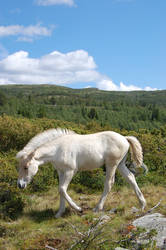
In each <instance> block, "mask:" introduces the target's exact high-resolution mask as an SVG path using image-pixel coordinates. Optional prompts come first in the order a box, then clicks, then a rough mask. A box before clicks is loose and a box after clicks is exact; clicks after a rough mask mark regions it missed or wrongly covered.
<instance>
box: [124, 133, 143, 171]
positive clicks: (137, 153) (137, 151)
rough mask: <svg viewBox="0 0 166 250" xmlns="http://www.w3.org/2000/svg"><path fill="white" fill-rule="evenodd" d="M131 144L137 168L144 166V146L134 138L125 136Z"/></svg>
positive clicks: (132, 156) (132, 157) (132, 155)
mask: <svg viewBox="0 0 166 250" xmlns="http://www.w3.org/2000/svg"><path fill="white" fill-rule="evenodd" d="M125 138H126V139H127V140H128V142H129V144H130V152H131V159H132V161H133V162H134V163H135V164H136V166H137V167H141V166H142V165H143V152H142V146H141V144H140V142H139V141H138V139H137V138H136V137H134V136H125Z"/></svg>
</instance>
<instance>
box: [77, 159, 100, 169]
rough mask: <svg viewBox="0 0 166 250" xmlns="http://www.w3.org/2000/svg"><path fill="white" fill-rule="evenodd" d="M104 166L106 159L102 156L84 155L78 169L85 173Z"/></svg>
mask: <svg viewBox="0 0 166 250" xmlns="http://www.w3.org/2000/svg"><path fill="white" fill-rule="evenodd" d="M102 165H104V158H103V156H102V155H95V156H92V155H84V156H82V158H79V160H78V164H77V167H78V170H80V171H85V170H93V169H95V168H99V167H101V166H102Z"/></svg>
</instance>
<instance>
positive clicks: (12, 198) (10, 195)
mask: <svg viewBox="0 0 166 250" xmlns="http://www.w3.org/2000/svg"><path fill="white" fill-rule="evenodd" d="M24 205H25V204H24V201H23V198H22V196H21V194H20V192H19V190H18V189H17V188H13V187H11V186H10V185H9V184H7V183H0V218H3V219H12V220H14V219H17V218H18V216H19V215H20V214H21V213H22V211H23V208H24Z"/></svg>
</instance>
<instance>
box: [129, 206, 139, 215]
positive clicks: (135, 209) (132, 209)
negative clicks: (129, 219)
mask: <svg viewBox="0 0 166 250" xmlns="http://www.w3.org/2000/svg"><path fill="white" fill-rule="evenodd" d="M139 211H140V209H138V208H136V207H132V208H131V213H132V214H135V213H138V212H139Z"/></svg>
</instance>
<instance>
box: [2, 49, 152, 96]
mask: <svg viewBox="0 0 166 250" xmlns="http://www.w3.org/2000/svg"><path fill="white" fill-rule="evenodd" d="M73 83H88V84H92V83H93V85H94V84H95V85H96V87H97V88H99V89H103V90H111V91H132V90H143V89H141V88H139V87H137V86H135V85H129V86H127V85H125V84H124V83H122V82H121V83H120V85H119V86H118V85H116V84H115V83H114V82H113V81H112V80H111V79H109V78H108V77H107V76H104V75H102V74H100V73H99V72H98V70H97V65H96V63H95V61H94V59H93V57H92V56H90V55H89V54H88V52H86V51H84V50H76V51H72V52H69V53H60V52H58V51H53V52H52V53H50V54H47V55H44V56H42V57H41V58H31V57H30V56H29V54H28V52H26V51H19V52H16V53H14V54H11V55H8V56H7V57H6V58H4V59H2V60H0V84H57V85H67V84H68V85H69V84H73ZM144 90H156V89H152V88H150V87H145V89H144Z"/></svg>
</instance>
